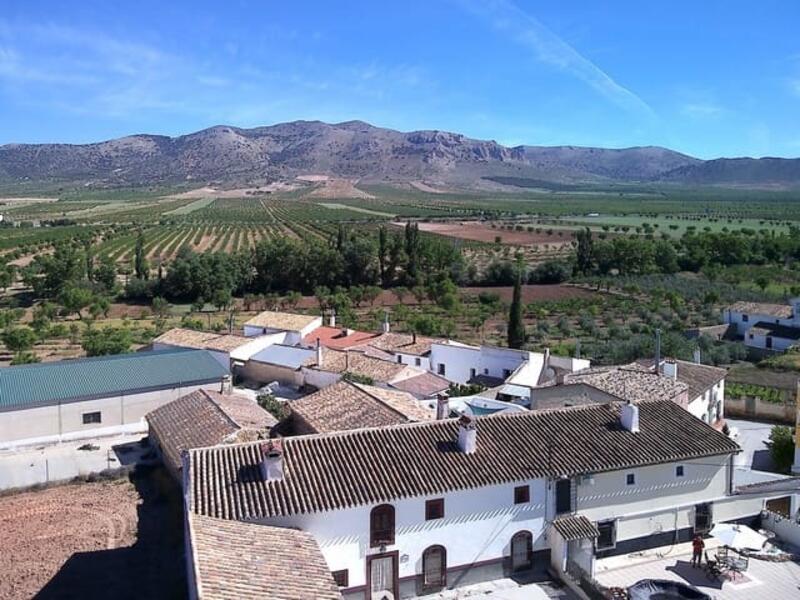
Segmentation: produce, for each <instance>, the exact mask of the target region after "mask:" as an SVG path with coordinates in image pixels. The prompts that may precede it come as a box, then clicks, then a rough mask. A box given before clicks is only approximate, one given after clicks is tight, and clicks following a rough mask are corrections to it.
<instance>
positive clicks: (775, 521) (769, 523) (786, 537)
mask: <svg viewBox="0 0 800 600" xmlns="http://www.w3.org/2000/svg"><path fill="white" fill-rule="evenodd" d="M761 526H762V527H763V528H764V529H766V530H768V531H772V532H773V533H774V534H775V535H777V536H778V537H779V538H781V539H782V540H783V541H784V542H789V543H790V544H792V545H793V546H797V547H798V548H800V524H798V523H796V522H795V521H792V520H791V519H787V518H786V517H784V516H783V515H779V514H777V513H774V512H771V511H768V510H765V511H764V513H763V515H762V517H761Z"/></svg>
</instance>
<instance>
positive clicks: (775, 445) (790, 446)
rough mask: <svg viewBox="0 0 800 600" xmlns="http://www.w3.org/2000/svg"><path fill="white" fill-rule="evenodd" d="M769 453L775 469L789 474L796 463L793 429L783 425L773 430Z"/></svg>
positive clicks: (770, 437)
mask: <svg viewBox="0 0 800 600" xmlns="http://www.w3.org/2000/svg"><path fill="white" fill-rule="evenodd" d="M769 453H770V456H771V457H772V462H773V463H774V465H775V468H776V469H777V470H778V471H780V472H782V473H788V472H789V470H790V469H791V467H792V463H793V462H794V439H793V438H792V429H791V428H790V427H785V426H783V425H778V426H775V427H773V428H772V431H771V432H770V434H769Z"/></svg>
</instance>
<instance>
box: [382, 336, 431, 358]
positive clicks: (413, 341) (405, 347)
mask: <svg viewBox="0 0 800 600" xmlns="http://www.w3.org/2000/svg"><path fill="white" fill-rule="evenodd" d="M443 341H444V340H440V339H436V338H429V337H424V336H421V335H418V336H416V338H415V337H414V336H413V335H409V334H407V333H381V334H380V335H378V336H377V337H375V338H374V339H371V340H369V341H368V342H367V344H369V345H370V346H372V347H374V348H377V349H378V350H383V351H384V352H399V353H402V354H414V355H416V356H423V355H425V354H428V353H429V352H430V351H431V345H432V344H434V343H436V342H443Z"/></svg>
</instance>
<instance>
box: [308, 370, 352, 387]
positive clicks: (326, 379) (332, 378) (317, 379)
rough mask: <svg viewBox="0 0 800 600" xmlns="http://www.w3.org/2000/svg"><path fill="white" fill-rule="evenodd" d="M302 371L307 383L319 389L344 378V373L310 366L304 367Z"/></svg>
mask: <svg viewBox="0 0 800 600" xmlns="http://www.w3.org/2000/svg"><path fill="white" fill-rule="evenodd" d="M300 373H301V379H302V381H303V383H304V384H305V385H310V386H313V387H315V388H317V389H318V390H321V389H322V388H326V387H328V386H329V385H333V384H334V383H336V382H337V381H339V380H340V379H341V378H342V373H334V372H333V371H321V370H319V369H310V368H309V367H302V368H301V369H300Z"/></svg>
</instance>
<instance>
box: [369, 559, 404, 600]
mask: <svg viewBox="0 0 800 600" xmlns="http://www.w3.org/2000/svg"><path fill="white" fill-rule="evenodd" d="M398 556H399V555H398V552H397V551H394V552H386V553H384V554H373V555H371V556H368V557H367V600H396V599H397V598H399V597H400V590H399V582H398V579H399V577H398V564H397V563H398Z"/></svg>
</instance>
